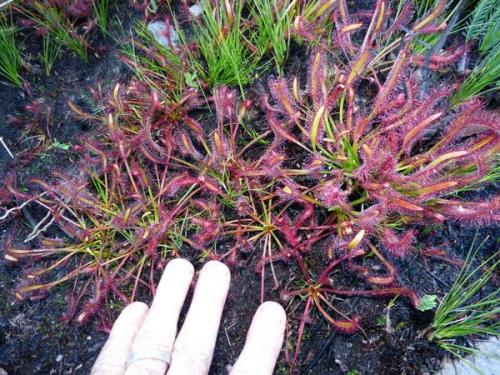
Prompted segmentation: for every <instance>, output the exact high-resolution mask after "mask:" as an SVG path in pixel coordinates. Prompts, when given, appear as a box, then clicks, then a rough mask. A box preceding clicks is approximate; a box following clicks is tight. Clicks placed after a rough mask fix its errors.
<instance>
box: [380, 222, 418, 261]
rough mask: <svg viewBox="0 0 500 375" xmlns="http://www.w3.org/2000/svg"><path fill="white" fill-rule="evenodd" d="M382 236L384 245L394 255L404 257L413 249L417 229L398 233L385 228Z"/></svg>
mask: <svg viewBox="0 0 500 375" xmlns="http://www.w3.org/2000/svg"><path fill="white" fill-rule="evenodd" d="M381 238H382V245H383V246H384V247H385V248H386V249H387V250H389V252H390V253H391V254H392V255H394V256H396V257H398V258H402V257H405V256H406V255H407V254H408V253H409V251H410V250H411V249H412V242H413V241H414V240H415V231H413V230H408V231H405V232H403V233H401V235H398V234H397V233H396V232H395V231H394V230H393V229H390V228H384V230H383V233H382V236H381Z"/></svg>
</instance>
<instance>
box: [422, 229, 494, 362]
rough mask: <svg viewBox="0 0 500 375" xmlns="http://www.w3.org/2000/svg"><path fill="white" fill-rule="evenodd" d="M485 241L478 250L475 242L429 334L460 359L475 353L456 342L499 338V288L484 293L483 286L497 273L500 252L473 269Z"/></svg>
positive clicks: (437, 312) (441, 305)
mask: <svg viewBox="0 0 500 375" xmlns="http://www.w3.org/2000/svg"><path fill="white" fill-rule="evenodd" d="M486 240H487V238H486V239H485V240H484V241H483V242H482V243H480V244H479V245H478V246H477V247H476V246H475V242H476V239H474V241H473V243H472V245H471V247H470V249H469V252H468V254H467V257H466V259H465V263H464V266H463V267H462V269H461V270H460V273H459V274H458V276H457V278H456V280H455V282H454V283H453V285H452V287H451V289H450V291H449V292H448V293H447V294H446V296H445V297H444V299H443V300H442V301H441V303H440V304H439V306H438V308H437V310H436V314H435V317H434V322H433V324H432V331H431V333H430V335H429V338H430V339H431V340H435V341H437V343H438V344H439V346H440V347H442V348H443V349H445V350H447V351H449V352H450V353H452V354H453V355H455V356H458V357H461V353H464V352H465V353H473V352H474V349H473V348H467V347H465V346H463V345H459V344H457V339H460V338H463V337H470V336H473V335H474V336H477V335H480V336H485V335H494V336H499V335H500V321H498V319H497V317H498V315H499V314H500V291H499V290H498V289H497V290H493V291H492V292H490V293H488V294H486V295H484V294H482V290H483V287H485V286H486V285H487V284H488V283H489V282H490V280H491V278H492V277H493V275H494V274H495V272H497V271H498V268H497V267H498V264H499V263H500V260H498V256H499V254H500V251H498V252H496V253H495V254H493V255H492V256H491V257H489V258H488V259H486V260H484V261H483V262H481V263H480V264H479V265H478V266H476V267H474V266H473V264H475V263H476V262H475V259H476V257H477V254H478V251H479V250H480V249H481V247H482V246H483V245H484V243H485V242H486Z"/></svg>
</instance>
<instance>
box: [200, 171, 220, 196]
mask: <svg viewBox="0 0 500 375" xmlns="http://www.w3.org/2000/svg"><path fill="white" fill-rule="evenodd" d="M196 181H197V182H198V184H199V185H200V187H201V188H202V189H204V190H206V191H209V192H211V193H213V194H215V195H223V191H222V190H221V189H220V187H219V183H218V182H217V181H216V180H215V179H213V178H211V177H207V176H203V175H200V176H199V177H198V178H197V179H196Z"/></svg>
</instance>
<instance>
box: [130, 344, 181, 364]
mask: <svg viewBox="0 0 500 375" xmlns="http://www.w3.org/2000/svg"><path fill="white" fill-rule="evenodd" d="M146 359H148V360H151V359H153V360H157V361H161V362H165V363H166V364H167V367H168V366H169V365H170V362H171V361H172V350H171V349H168V348H166V347H163V348H158V347H151V348H144V349H140V350H134V351H133V352H131V353H130V354H129V356H128V359H127V367H129V366H130V365H132V364H133V363H136V362H139V361H142V360H146Z"/></svg>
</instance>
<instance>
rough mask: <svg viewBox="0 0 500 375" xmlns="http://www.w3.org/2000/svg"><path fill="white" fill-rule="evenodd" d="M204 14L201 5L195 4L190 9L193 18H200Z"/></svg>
mask: <svg viewBox="0 0 500 375" xmlns="http://www.w3.org/2000/svg"><path fill="white" fill-rule="evenodd" d="M202 12H203V8H202V7H201V5H200V4H194V5H191V6H190V7H189V13H190V14H191V15H192V16H193V17H198V16H199V15H200V14H201V13H202Z"/></svg>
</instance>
